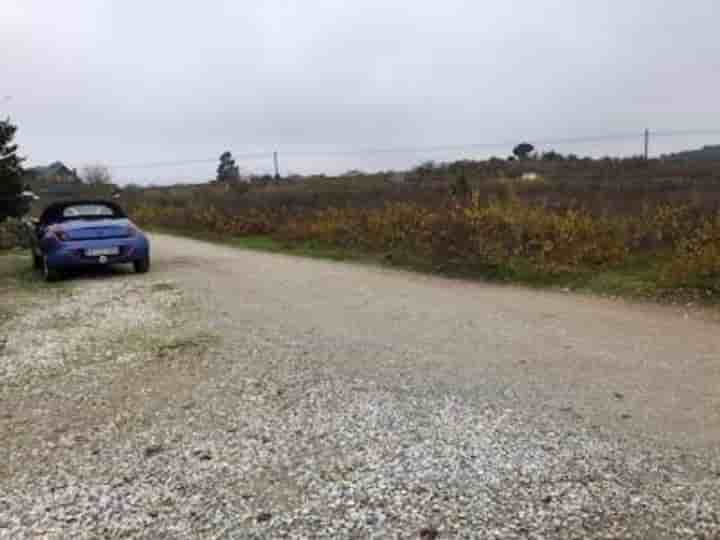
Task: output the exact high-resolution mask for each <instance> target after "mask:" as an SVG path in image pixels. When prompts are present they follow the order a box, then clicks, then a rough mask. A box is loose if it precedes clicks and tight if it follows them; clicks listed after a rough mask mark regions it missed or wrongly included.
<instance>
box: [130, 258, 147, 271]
mask: <svg viewBox="0 0 720 540" xmlns="http://www.w3.org/2000/svg"><path fill="white" fill-rule="evenodd" d="M133 267H134V268H135V271H136V272H137V273H138V274H145V273H146V272H147V271H148V270H150V257H149V256H148V257H145V258H143V259H139V260H137V261H135V262H133Z"/></svg>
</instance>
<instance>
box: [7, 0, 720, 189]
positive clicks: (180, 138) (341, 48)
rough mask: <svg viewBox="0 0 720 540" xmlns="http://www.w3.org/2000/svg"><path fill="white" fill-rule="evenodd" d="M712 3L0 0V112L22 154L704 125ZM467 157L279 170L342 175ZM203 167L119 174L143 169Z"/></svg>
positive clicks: (432, 140) (713, 59)
mask: <svg viewBox="0 0 720 540" xmlns="http://www.w3.org/2000/svg"><path fill="white" fill-rule="evenodd" d="M715 3H716V2H714V1H713V0H688V1H686V2H683V3H678V2H658V1H657V0H654V1H651V0H636V1H634V2H627V1H620V0H608V1H606V2H594V3H588V2H578V1H571V0H546V1H544V2H537V1H535V2H532V1H526V0H510V1H508V0H505V1H502V2H501V1H486V2H478V1H470V0H467V1H461V0H445V1H444V2H436V1H430V0H414V1H412V2H410V1H408V0H405V1H391V0H383V1H379V0H365V1H363V2H337V1H329V0H314V1H311V0H303V1H299V0H298V1H294V2H293V1H289V0H286V1H279V0H265V1H254V0H247V1H241V2H239V1H223V0H206V1H205V2H177V1H169V0H157V1H153V2H147V1H139V0H123V1H119V0H68V1H66V2H49V1H46V0H45V1H43V0H5V2H4V3H3V6H2V7H1V8H0V9H1V10H2V17H0V51H2V52H0V54H1V55H2V56H3V58H2V59H0V95H11V96H12V97H13V99H12V100H11V101H9V102H7V103H3V104H0V112H8V113H10V114H12V116H13V118H14V119H15V120H16V121H17V122H18V123H19V125H20V128H21V130H20V132H19V139H20V143H21V144H22V145H23V148H24V150H25V152H26V153H27V154H29V156H30V157H31V159H32V161H35V162H44V161H50V160H54V159H62V160H65V161H68V162H70V163H71V164H75V165H77V166H81V165H82V164H83V163H86V162H96V161H105V162H108V163H111V164H112V163H114V164H122V163H141V162H145V161H158V160H161V161H162V160H173V159H178V160H182V159H192V158H198V157H199V158H204V157H212V156H214V155H216V154H217V155H219V153H220V152H221V151H223V150H225V149H230V150H232V151H234V152H237V153H243V152H249V151H257V150H259V149H267V150H268V151H272V150H273V149H280V150H281V152H282V151H286V152H292V151H297V150H308V149H313V150H315V151H320V152H321V151H322V150H323V149H325V150H336V149H338V148H378V147H395V146H401V147H412V146H425V145H443V144H460V143H476V142H493V141H506V140H507V141H513V140H519V139H521V138H529V139H531V140H532V139H540V138H544V137H552V138H565V137H572V136H577V135H587V134H603V133H615V132H626V131H628V130H630V131H637V132H638V133H639V132H640V131H641V130H642V129H644V128H645V127H646V126H649V127H651V128H658V129H708V128H716V127H717V126H718V124H719V123H720V122H718V120H720V110H719V109H718V107H717V105H716V100H717V97H716V91H717V88H719V87H720V55H719V54H718V53H719V52H720V51H719V50H718V49H719V48H720V46H718V41H717V38H716V28H715V26H716V24H715V23H716V21H717V19H718V10H719V8H717V7H716V5H715ZM712 142H713V140H712V139H709V140H708V139H707V137H705V138H698V139H697V140H696V139H674V140H669V139H665V140H663V141H658V146H656V147H655V148H656V149H657V150H658V151H660V150H665V151H666V150H668V149H671V148H673V147H683V146H687V145H693V144H698V143H712ZM635 148H637V145H636V144H635V143H632V144H631V143H627V142H622V141H620V142H618V143H617V144H615V143H604V144H602V145H601V144H594V145H585V146H580V147H577V148H576V147H572V148H570V147H568V148H559V150H563V151H578V152H581V153H583V152H584V153H594V154H596V155H599V154H603V153H609V152H630V153H632V152H635ZM508 151H509V149H502V148H500V149H498V150H497V151H493V152H486V153H485V154H487V153H497V154H501V155H502V154H506V153H508ZM466 154H467V153H462V152H456V153H452V152H450V153H446V154H441V155H437V154H436V153H429V154H427V155H422V154H407V155H385V156H383V157H382V158H378V157H374V158H370V157H362V156H354V157H340V156H329V157H327V158H326V159H321V158H320V157H317V156H314V157H310V156H307V157H301V156H297V157H295V158H293V160H292V161H291V162H289V163H287V165H286V166H287V167H289V168H292V169H293V170H296V171H301V172H311V171H318V170H323V169H324V170H328V171H330V172H338V171H341V170H343V169H348V168H374V167H403V166H408V165H411V164H412V163H415V162H418V161H420V160H422V159H430V158H437V159H451V158H454V157H463V156H465V155H466ZM481 154H482V152H480V153H475V154H472V156H475V155H477V156H478V157H482V155H481ZM246 166H247V167H248V168H250V169H253V168H254V169H258V170H265V169H267V168H268V166H269V164H268V163H267V162H266V161H262V162H248V163H247V164H246ZM121 171H122V172H121ZM212 171H213V166H212V164H210V165H208V166H204V165H200V166H192V167H191V166H187V167H184V168H169V169H166V170H157V169H152V170H150V169H148V170H143V169H134V170H129V169H122V170H120V169H118V173H119V174H120V173H121V174H123V175H129V176H132V179H140V180H158V181H171V180H174V179H201V178H207V177H209V176H211V175H212Z"/></svg>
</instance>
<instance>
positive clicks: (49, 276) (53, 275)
mask: <svg viewBox="0 0 720 540" xmlns="http://www.w3.org/2000/svg"><path fill="white" fill-rule="evenodd" d="M42 271H43V277H44V278H45V281H47V282H51V281H57V280H58V279H60V271H59V270H57V269H56V268H53V267H52V266H50V264H49V263H48V259H47V257H43V258H42Z"/></svg>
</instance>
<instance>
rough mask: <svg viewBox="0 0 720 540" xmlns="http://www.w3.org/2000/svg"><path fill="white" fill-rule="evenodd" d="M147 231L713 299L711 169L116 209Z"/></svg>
mask: <svg viewBox="0 0 720 540" xmlns="http://www.w3.org/2000/svg"><path fill="white" fill-rule="evenodd" d="M123 198H124V199H125V201H124V202H125V204H126V205H127V206H128V207H129V208H130V210H131V212H132V215H133V217H134V219H136V220H137V221H138V222H140V223H141V224H142V225H144V226H146V227H151V228H153V227H154V228H156V229H163V230H166V231H172V232H176V233H183V234H189V235H192V236H195V237H198V236H199V237H203V238H206V239H213V240H222V241H225V242H230V243H235V244H240V245H243V246H246V247H251V248H256V249H258V248H259V249H269V250H276V251H277V250H282V251H290V252H296V253H300V254H304V255H308V254H311V255H313V254H314V255H318V256H330V257H332V258H336V259H343V258H352V259H372V260H378V261H383V262H388V263H392V264H397V265H402V266H406V267H412V268H416V269H421V270H429V271H436V272H442V273H445V274H451V275H460V276H472V277H482V278H486V279H500V280H508V281H519V282H524V283H528V284H535V285H554V286H559V287H571V288H575V289H586V290H591V291H595V292H600V293H607V294H613V295H615V294H617V295H627V296H640V297H652V298H665V297H667V298H672V299H677V298H681V299H683V300H685V299H688V298H692V299H703V300H707V301H713V300H716V299H717V298H718V297H720V213H718V211H719V209H720V164H719V163H716V162H702V163H700V162H698V163H694V162H687V161H661V160H652V161H644V160H641V159H625V160H612V159H607V160H585V159H577V158H570V159H568V158H564V157H563V156H559V155H558V154H555V153H553V154H550V157H546V159H518V160H514V161H510V160H499V159H495V160H489V161H483V162H471V161H465V162H457V163H451V164H439V165H436V164H432V163H428V164H424V165H422V166H420V167H418V168H416V169H414V170H413V171H410V172H408V173H405V174H402V175H399V174H397V173H383V174H374V175H364V174H361V173H357V174H352V175H346V176H343V177H335V178H329V177H313V178H304V179H300V180H296V181H295V182H292V183H277V182H266V183H259V184H250V185H248V184H236V183H223V182H220V183H215V184H210V185H205V186H185V187H183V186H176V187H172V188H154V189H146V190H138V189H135V190H131V191H130V192H126V193H125V194H124V195H123Z"/></svg>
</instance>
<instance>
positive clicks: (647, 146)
mask: <svg viewBox="0 0 720 540" xmlns="http://www.w3.org/2000/svg"><path fill="white" fill-rule="evenodd" d="M649 150H650V130H649V129H646V130H645V161H647V160H648V157H649Z"/></svg>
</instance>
